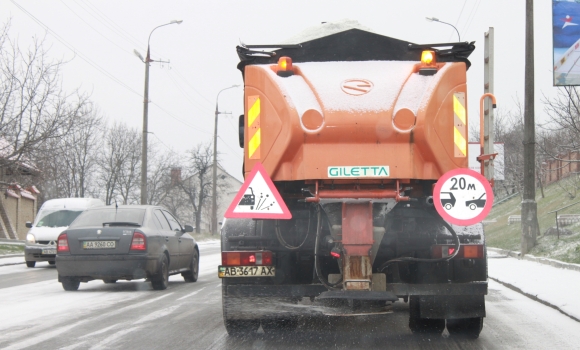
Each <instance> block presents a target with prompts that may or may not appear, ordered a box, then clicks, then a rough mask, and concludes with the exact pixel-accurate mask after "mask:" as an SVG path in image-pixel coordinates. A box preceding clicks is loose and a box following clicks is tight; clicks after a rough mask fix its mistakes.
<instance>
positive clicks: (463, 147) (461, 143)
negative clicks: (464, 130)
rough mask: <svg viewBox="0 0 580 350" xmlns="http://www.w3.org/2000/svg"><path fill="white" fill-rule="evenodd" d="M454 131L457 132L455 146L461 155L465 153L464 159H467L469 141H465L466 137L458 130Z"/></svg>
mask: <svg viewBox="0 0 580 350" xmlns="http://www.w3.org/2000/svg"><path fill="white" fill-rule="evenodd" d="M453 129H454V131H455V132H454V137H453V141H455V144H456V145H457V147H458V148H459V150H460V151H461V153H463V157H465V156H466V155H467V141H466V140H465V137H463V135H462V134H461V132H460V131H459V130H457V128H453Z"/></svg>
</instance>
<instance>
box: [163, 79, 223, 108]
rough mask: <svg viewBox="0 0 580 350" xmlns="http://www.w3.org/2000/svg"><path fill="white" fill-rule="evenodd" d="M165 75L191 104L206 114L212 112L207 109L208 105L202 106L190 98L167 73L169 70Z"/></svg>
mask: <svg viewBox="0 0 580 350" xmlns="http://www.w3.org/2000/svg"><path fill="white" fill-rule="evenodd" d="M167 76H168V77H169V79H171V81H172V82H173V83H174V84H175V87H177V89H178V90H179V91H180V92H181V93H182V94H183V96H185V98H186V99H187V100H188V101H189V102H191V104H193V105H194V106H196V107H198V108H200V109H202V110H204V111H205V112H207V113H208V114H212V111H211V109H209V108H208V107H203V106H201V105H199V104H198V103H197V102H196V101H194V100H192V99H191V98H190V97H189V94H187V93H186V92H185V91H184V90H183V89H182V88H181V87H180V85H179V83H178V82H177V80H175V78H174V77H172V76H171V74H169V70H167Z"/></svg>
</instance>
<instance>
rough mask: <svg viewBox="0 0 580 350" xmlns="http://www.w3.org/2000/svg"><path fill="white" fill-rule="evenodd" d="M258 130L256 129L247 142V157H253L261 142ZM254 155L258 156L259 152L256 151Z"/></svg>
mask: <svg viewBox="0 0 580 350" xmlns="http://www.w3.org/2000/svg"><path fill="white" fill-rule="evenodd" d="M260 130H261V129H258V131H256V133H255V134H254V136H252V139H251V140H250V142H249V143H248V154H249V157H250V158H253V156H254V153H255V152H256V151H257V150H258V149H259V147H260V142H261V138H260ZM256 156H257V157H258V158H259V157H260V154H259V153H258V154H257V155H256Z"/></svg>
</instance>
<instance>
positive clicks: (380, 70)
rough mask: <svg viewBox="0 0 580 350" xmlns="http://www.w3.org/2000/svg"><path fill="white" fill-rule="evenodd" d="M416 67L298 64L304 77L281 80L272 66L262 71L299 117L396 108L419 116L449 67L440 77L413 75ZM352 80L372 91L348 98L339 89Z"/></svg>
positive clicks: (398, 64) (393, 63)
mask: <svg viewBox="0 0 580 350" xmlns="http://www.w3.org/2000/svg"><path fill="white" fill-rule="evenodd" d="M415 64H416V62H412V61H356V62H305V63H297V64H296V66H297V67H300V70H301V71H302V74H303V75H304V77H302V76H300V75H294V76H291V77H279V76H278V75H276V73H274V72H273V71H272V70H271V69H269V65H263V66H261V67H263V68H264V70H265V71H266V72H268V75H270V77H272V79H273V80H274V81H275V82H276V84H277V85H278V86H279V88H280V90H281V91H282V93H283V95H284V96H286V101H287V102H288V105H289V106H290V107H293V108H295V109H296V111H297V112H298V114H299V116H302V115H303V113H304V112H305V111H307V110H308V109H314V110H317V111H318V112H320V113H322V114H324V112H331V111H352V112H383V111H387V110H391V109H393V108H394V113H396V111H397V110H399V109H401V108H408V109H409V110H411V111H413V112H414V113H415V114H416V113H417V111H418V110H419V108H420V107H422V105H423V104H424V103H426V101H427V100H428V98H427V97H429V96H430V95H431V91H432V90H433V88H434V87H435V86H436V85H437V83H438V82H439V80H440V79H441V77H442V76H443V74H444V71H445V70H446V69H447V66H448V65H445V66H444V67H443V68H442V69H441V70H440V72H439V73H440V74H435V75H432V76H421V75H419V74H412V70H413V66H414V65H415ZM305 78H306V79H308V82H309V84H307V83H306V82H305V81H304V79H305ZM352 78H356V79H363V80H367V81H370V82H372V84H373V87H372V89H371V90H370V91H369V92H368V93H366V94H363V95H357V96H354V95H349V94H345V93H344V92H343V91H342V90H341V89H340V86H341V83H342V82H344V81H346V80H347V79H352ZM310 86H311V87H312V88H310ZM401 88H402V89H401ZM315 94H316V95H318V99H317V98H316V97H315ZM319 103H320V104H319Z"/></svg>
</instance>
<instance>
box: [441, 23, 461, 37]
mask: <svg viewBox="0 0 580 350" xmlns="http://www.w3.org/2000/svg"><path fill="white" fill-rule="evenodd" d="M436 22H439V23H443V24H447V25H448V26H451V27H453V29H455V32H457V38H458V39H459V41H461V35H459V31H458V30H457V28H455V26H454V25H453V24H451V23H447V22H443V21H440V20H437V21H436Z"/></svg>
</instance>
